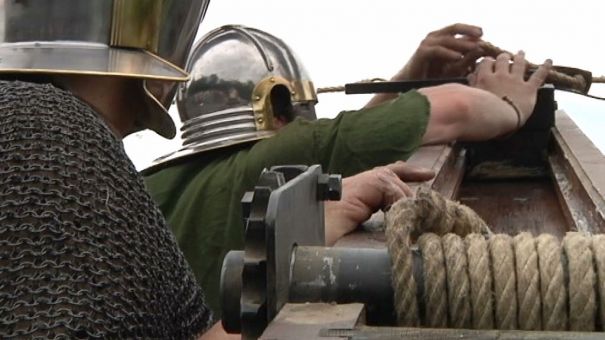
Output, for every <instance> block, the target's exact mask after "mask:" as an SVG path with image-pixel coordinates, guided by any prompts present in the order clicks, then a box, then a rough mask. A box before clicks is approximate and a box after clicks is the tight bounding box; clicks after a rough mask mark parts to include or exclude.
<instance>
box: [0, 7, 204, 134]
mask: <svg viewBox="0 0 605 340" xmlns="http://www.w3.org/2000/svg"><path fill="white" fill-rule="evenodd" d="M209 2H210V0H86V1H82V0H4V1H2V3H0V77H2V75H3V74H11V75H14V74H17V75H19V74H74V75H100V76H117V77H131V78H138V79H141V80H142V81H141V83H142V87H143V89H142V91H141V94H144V98H145V99H144V101H145V104H146V105H145V109H146V110H145V112H140V113H138V114H139V115H138V117H137V118H138V119H137V125H138V126H137V129H144V128H149V129H151V130H154V131H155V132H157V133H158V134H159V135H161V136H164V137H167V138H172V137H174V136H175V134H176V129H175V126H174V122H173V121H172V119H171V118H170V116H169V115H168V112H167V108H168V107H169V106H170V104H171V102H172V98H173V97H174V94H175V92H176V85H177V82H182V81H186V80H187V79H188V74H187V72H185V71H184V70H182V69H181V68H180V67H182V66H184V64H185V61H186V58H187V55H188V53H189V50H190V49H191V45H192V43H193V39H194V38H195V35H196V33H197V28H198V26H199V24H200V22H201V20H202V19H203V17H204V14H205V13H206V9H207V8H208V4H209Z"/></svg>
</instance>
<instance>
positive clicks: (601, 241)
mask: <svg viewBox="0 0 605 340" xmlns="http://www.w3.org/2000/svg"><path fill="white" fill-rule="evenodd" d="M591 249H592V254H593V256H594V259H595V261H594V264H595V272H596V274H597V295H598V296H597V301H605V235H595V236H593V237H592V243H591ZM597 309H598V310H597V313H598V314H597V324H598V325H599V326H600V329H605V306H603V302H601V303H600V304H597Z"/></svg>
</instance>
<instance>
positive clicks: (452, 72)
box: [365, 24, 485, 108]
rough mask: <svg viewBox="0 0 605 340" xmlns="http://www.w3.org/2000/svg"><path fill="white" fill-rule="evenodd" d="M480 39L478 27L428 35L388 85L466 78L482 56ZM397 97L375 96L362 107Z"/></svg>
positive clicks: (461, 26)
mask: <svg viewBox="0 0 605 340" xmlns="http://www.w3.org/2000/svg"><path fill="white" fill-rule="evenodd" d="M481 35H483V31H482V30H481V27H477V26H472V25H466V24H454V25H451V26H448V27H445V28H442V29H440V30H437V31H434V32H431V33H429V34H428V35H427V36H426V38H424V40H423V41H422V42H421V43H420V46H418V49H417V50H416V52H414V55H412V58H410V60H409V61H408V62H407V64H406V65H405V66H404V67H403V68H402V69H401V71H399V72H398V73H397V74H395V75H394V76H393V77H392V78H391V81H404V80H424V79H430V78H446V77H466V76H467V75H468V74H469V73H471V72H472V71H473V70H474V67H475V63H476V62H477V59H479V58H481V57H483V56H484V54H485V52H484V51H483V50H482V49H481V48H480V47H479V42H480V38H481ZM397 95H398V94H395V93H379V94H376V95H375V96H373V97H372V99H370V101H369V102H368V103H367V104H366V105H365V107H366V108H369V107H373V106H376V105H379V104H381V103H383V102H385V101H387V100H390V99H393V98H396V97H397Z"/></svg>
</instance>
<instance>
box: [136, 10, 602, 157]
mask: <svg viewBox="0 0 605 340" xmlns="http://www.w3.org/2000/svg"><path fill="white" fill-rule="evenodd" d="M413 3H414V4H412V2H409V1H401V0H373V1H360V0H307V1H293V0H212V1H211V3H210V7H209V9H208V12H207V14H206V18H205V19H204V21H203V22H202V25H201V26H200V30H199V34H198V39H199V38H201V37H202V36H203V35H204V34H205V33H206V32H208V31H210V30H212V29H214V28H216V27H219V26H222V25H225V24H242V25H247V26H251V27H256V28H259V29H262V30H265V31H267V32H269V33H272V34H273V35H275V36H277V37H280V38H282V39H283V40H284V41H285V42H286V43H287V44H289V45H290V46H291V47H292V49H293V50H294V51H295V52H296V53H297V54H298V55H299V56H300V57H301V59H302V62H303V64H304V65H305V67H306V68H307V70H308V72H309V74H310V76H311V78H312V80H313V82H314V83H315V86H316V87H323V86H331V85H341V84H345V83H348V82H354V81H358V80H361V79H367V78H374V77H380V78H389V77H390V76H391V75H393V74H394V73H395V72H397V71H398V70H399V69H400V68H401V67H402V66H403V65H404V64H405V62H406V61H407V60H408V58H409V57H410V56H411V54H412V53H413V52H414V50H415V49H416V47H417V46H418V44H419V43H420V41H421V40H422V39H423V38H424V37H425V36H426V34H427V33H428V32H430V31H433V30H436V29H438V28H441V27H444V26H447V25H449V24H452V23H456V22H463V23H468V24H474V25H478V26H481V27H482V28H483V32H484V36H483V38H484V39H485V40H487V41H489V42H492V43H493V44H495V45H497V46H500V47H502V48H505V49H508V50H511V51H517V50H519V49H523V50H524V51H525V52H526V55H527V59H528V60H530V61H532V62H535V63H540V62H542V61H543V60H544V59H546V58H551V59H553V61H554V63H555V64H556V65H565V66H572V67H578V68H583V69H586V70H590V71H592V72H593V75H595V76H600V75H605V45H604V44H602V40H603V39H602V35H601V32H603V28H602V25H603V13H605V2H604V1H584V0H576V1H561V0H551V1H544V0H537V1H536V0H534V1H518V0H509V1H506V2H494V1H470V0H458V1H451V0H450V1H446V0H424V1H422V2H420V1H417V2H416V1H415V2H413ZM591 92H592V93H593V94H596V95H601V96H605V85H593V87H592V89H591ZM556 99H557V101H558V103H559V108H561V109H564V110H565V111H566V112H567V113H569V114H570V116H571V117H572V118H573V119H574V121H575V122H576V123H577V124H578V125H579V126H580V128H581V129H582V130H583V131H584V132H585V133H586V134H587V135H588V136H589V138H591V139H592V140H593V142H594V143H595V144H596V145H597V147H599V148H600V150H601V152H604V153H605V101H598V100H594V99H589V98H586V97H582V96H577V95H573V94H567V93H557V95H556ZM367 100H368V96H364V95H354V96H352V95H344V94H322V95H320V96H319V104H318V105H317V112H318V115H319V116H320V117H333V116H335V115H336V114H337V113H338V112H339V111H341V110H345V109H347V110H348V109H356V108H360V107H362V106H363V105H364V103H365V102H366V101H367ZM171 113H173V116H174V118H175V119H177V121H178V115H177V114H176V109H175V108H172V109H171ZM177 126H180V125H178V124H177ZM125 145H126V150H127V152H128V153H129V155H130V156H131V158H132V159H133V160H134V162H135V164H136V165H137V167H138V168H139V169H143V168H145V167H146V166H148V165H149V164H150V163H151V161H152V160H153V159H155V158H157V157H159V156H161V155H163V154H165V153H168V152H170V151H173V150H176V149H177V148H178V147H179V145H180V140H179V139H178V138H176V139H174V140H171V141H167V140H164V139H162V138H161V137H158V136H157V135H155V134H154V133H152V132H143V133H138V134H135V135H133V136H130V137H128V138H126V140H125Z"/></svg>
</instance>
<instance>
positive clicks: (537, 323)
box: [513, 233, 542, 331]
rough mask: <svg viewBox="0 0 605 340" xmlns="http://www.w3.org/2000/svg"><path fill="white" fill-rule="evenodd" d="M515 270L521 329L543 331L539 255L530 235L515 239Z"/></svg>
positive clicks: (525, 234)
mask: <svg viewBox="0 0 605 340" xmlns="http://www.w3.org/2000/svg"><path fill="white" fill-rule="evenodd" d="M513 245H514V249H515V268H516V271H517V301H518V303H519V313H518V321H519V329H522V330H527V331H535V330H540V329H542V306H541V299H540V281H539V280H540V275H539V272H538V254H537V253H536V247H535V246H534V239H533V237H532V236H531V234H530V233H520V234H519V235H517V236H515V237H514V239H513Z"/></svg>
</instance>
